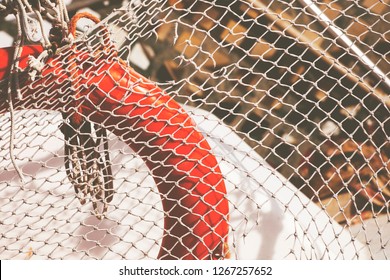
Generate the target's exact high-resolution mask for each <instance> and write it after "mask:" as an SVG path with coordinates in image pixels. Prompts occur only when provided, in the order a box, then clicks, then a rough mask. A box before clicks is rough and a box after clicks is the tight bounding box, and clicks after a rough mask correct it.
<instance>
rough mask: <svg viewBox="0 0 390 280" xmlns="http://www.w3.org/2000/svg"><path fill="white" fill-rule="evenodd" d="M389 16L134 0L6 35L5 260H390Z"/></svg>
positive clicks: (323, 8) (314, 7)
mask: <svg viewBox="0 0 390 280" xmlns="http://www.w3.org/2000/svg"><path fill="white" fill-rule="evenodd" d="M3 2H4V1H3ZM11 2H13V1H5V2H4V3H5V4H9V3H11ZM15 2H18V1H15ZM19 2H21V4H20V5H22V6H23V3H24V2H26V1H19ZM41 2H42V3H43V2H45V3H52V4H53V5H55V3H56V1H53V2H51V1H41ZM14 7H15V6H14ZM44 7H46V6H45V5H43V4H42V7H41V8H42V10H45V9H46V8H45V9H44ZM33 8H34V6H33ZM14 9H15V11H16V12H15V13H18V11H19V13H20V11H21V10H20V9H17V8H14ZM24 9H26V5H25V4H24ZM105 9H107V8H105ZM27 10H28V9H27ZM33 10H34V9H32V10H31V11H33ZM35 10H36V9H35ZM59 10H60V9H59ZM31 11H30V13H27V15H29V16H28V18H32V19H33V20H32V21H34V19H36V23H39V22H42V21H40V20H39V13H37V14H35V15H34V13H32V12H31ZM27 12H28V11H27ZM389 12H390V5H389V4H388V1H379V0H366V1H327V0H325V1H307V0H299V1H282V0H279V1H276V0H273V1H256V0H247V1H244V0H240V1H238V0H236V1H219V0H214V1H212V0H209V1H206V0H197V1H186V0H183V1H178V0H150V1H129V2H127V3H124V5H123V7H122V8H118V9H115V10H113V11H111V12H110V14H109V15H108V16H106V17H104V18H103V19H102V21H101V22H100V23H97V24H96V23H93V24H91V22H90V21H88V20H87V21H86V22H85V24H87V26H88V25H89V26H90V28H86V27H85V26H86V25H85V24H84V25H83V26H82V25H81V24H80V22H81V20H80V21H79V22H78V25H77V26H78V27H79V32H78V33H77V36H75V37H76V39H74V38H73V37H72V36H68V35H67V34H69V29H72V28H73V27H70V28H68V26H67V25H66V24H63V25H62V26H61V25H58V24H57V29H53V28H52V27H53V25H50V27H49V28H52V29H51V31H52V32H51V33H50V34H51V35H47V36H46V35H45V29H44V30H43V31H41V32H40V33H42V34H43V37H45V36H46V37H47V38H46V40H43V44H44V45H45V47H46V49H47V50H49V51H48V52H47V55H46V56H41V57H39V58H37V59H28V55H32V56H35V57H38V55H39V54H40V53H42V52H43V50H44V49H43V48H42V47H24V48H19V49H20V52H19V56H18V57H21V58H19V60H18V61H19V62H18V65H16V64H15V63H12V61H15V59H14V58H15V57H14V56H13V55H14V52H13V49H3V50H2V56H4V57H8V60H9V62H7V64H6V65H8V66H7V67H8V68H7V67H4V68H3V69H0V71H2V72H1V73H2V74H1V76H0V77H1V78H2V79H3V81H2V84H1V86H2V88H1V90H2V92H1V97H0V98H1V104H0V112H1V113H6V112H9V111H10V106H12V107H11V112H12V113H11V114H9V113H7V114H3V115H2V116H1V119H0V123H1V124H2V125H1V129H0V145H1V148H0V162H1V165H0V181H1V182H0V200H1V205H2V206H1V208H0V217H1V223H0V232H1V239H0V257H1V258H2V259H20V258H21V259H23V258H49V259H58V258H64V259H67V258H71V259H89V258H97V259H102V258H105V259H118V258H126V259H142V258H152V259H154V258H201V259H202V258H205V259H218V258H227V257H230V258H233V259H235V258H237V259H248V258H256V259H272V258H274V259H285V258H287V259H370V258H374V259H387V258H388V254H389V250H390V249H389V245H388V242H389V239H390V223H389V221H390V220H389V219H390V216H389V212H388V208H389V198H390V186H389V169H390V163H389V156H390V151H389V149H390V146H389V135H390V133H389V129H390V127H389V121H390V119H389V117H390V113H389V104H390V98H389V96H388V92H389V89H390V82H389V78H388V72H389V33H388V30H389V29H390V28H389V26H390V18H389V14H390V13H389ZM41 14H42V15H43V16H45V13H41ZM47 14H49V15H61V13H54V12H52V11H49V12H47ZM16 18H17V17H16ZM21 18H22V19H23V17H21ZM57 18H59V20H57V21H56V22H57V23H63V22H67V19H66V16H63V17H62V18H61V17H57ZM95 21H96V20H95ZM52 22H54V21H53V20H52ZM73 23H74V24H76V21H74V22H73ZM20 26H22V27H23V24H21V25H20ZM38 29H39V28H38ZM23 30H25V32H32V31H31V30H30V31H29V30H27V29H26V28H24V29H23V28H21V31H20V34H22V35H23ZM53 30H54V31H56V30H57V31H58V32H57V33H58V34H59V35H58V34H57V35H58V36H57V37H56V36H54V35H55V34H54V33H55V32H53ZM70 33H72V32H70ZM46 34H48V32H46ZM53 34H54V35H53ZM38 35H39V34H38ZM65 35H66V36H65ZM30 37H31V36H30ZM58 37H60V40H58ZM21 38H22V37H21ZM21 41H23V40H21ZM25 43H26V44H28V43H31V38H30V39H28V38H27V39H26V40H25ZM45 43H46V44H45ZM53 45H54V47H53ZM15 53H16V52H15ZM42 62H43V64H42ZM41 66H42V67H41ZM15 73H16V74H15ZM138 73H141V74H142V75H143V76H145V77H148V78H144V77H143V76H141V75H139V74H138ZM7 76H9V77H11V78H9V77H8V78H7ZM15 77H16V78H17V79H16V78H15ZM151 81H154V82H151ZM18 87H20V88H21V92H20V94H19V96H18V95H17V92H18ZM160 88H161V89H163V91H162V90H160ZM7 100H8V101H7ZM10 100H11V101H12V102H10ZM179 104H181V105H179ZM12 109H13V110H12ZM13 111H15V112H13ZM90 123H93V124H94V125H90ZM96 124H97V125H96ZM105 130H107V131H108V135H107V136H105V135H104V133H102V132H101V131H105ZM199 132H200V133H199ZM18 169H19V171H18ZM21 180H23V183H21ZM80 202H81V203H80Z"/></svg>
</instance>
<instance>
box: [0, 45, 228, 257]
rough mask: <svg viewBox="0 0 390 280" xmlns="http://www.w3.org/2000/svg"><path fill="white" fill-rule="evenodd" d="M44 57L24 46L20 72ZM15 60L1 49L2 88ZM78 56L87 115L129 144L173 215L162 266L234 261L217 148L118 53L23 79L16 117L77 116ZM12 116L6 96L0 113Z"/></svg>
mask: <svg viewBox="0 0 390 280" xmlns="http://www.w3.org/2000/svg"><path fill="white" fill-rule="evenodd" d="M42 51H43V48H42V47H41V46H24V47H23V51H22V55H21V59H20V63H19V66H20V68H22V69H24V68H26V66H27V60H28V56H30V55H31V56H34V57H37V56H38V55H39V54H40V53H41V52H42ZM13 52H14V50H13V48H3V49H0V57H1V58H2V59H1V61H0V80H4V79H5V78H7V76H8V75H9V69H10V63H11V58H12V55H13ZM70 55H72V56H73V58H72V59H73V60H74V62H75V63H76V64H77V66H78V68H77V71H78V79H79V80H78V83H77V85H78V86H79V88H78V89H77V90H78V92H79V94H80V96H79V97H77V98H80V100H79V101H78V104H79V106H80V107H79V108H78V110H79V112H82V115H83V117H85V118H86V119H88V120H89V121H92V122H95V123H99V124H101V125H103V126H104V127H105V128H107V129H108V130H110V131H111V132H113V133H114V134H116V135H117V136H118V137H120V138H121V139H122V140H123V141H125V142H126V143H127V144H128V145H129V146H130V147H131V149H133V150H134V151H135V152H136V153H137V154H138V155H139V156H140V157H141V158H142V159H143V160H144V161H145V163H146V165H147V166H148V168H149V169H150V171H151V174H152V175H153V177H154V180H155V182H156V185H157V188H158V190H159V192H160V195H161V199H162V205H163V210H164V213H165V218H164V236H163V239H162V244H161V249H160V252H159V255H158V258H159V259H220V258H226V257H227V255H228V248H227V238H228V231H229V227H228V215H229V205H228V200H227V199H226V189H225V184H224V180H223V176H222V174H221V170H220V168H219V166H218V163H217V160H216V158H215V156H214V155H213V154H212V153H211V149H210V146H209V144H208V143H207V141H206V140H205V138H204V137H203V136H202V134H201V133H200V132H199V131H198V130H197V129H196V127H195V124H194V123H193V121H192V120H191V118H190V116H189V115H188V114H187V113H186V112H185V111H184V110H183V109H182V108H181V106H180V105H179V104H178V103H177V102H176V101H174V100H173V99H172V97H170V96H169V95H167V94H166V93H165V92H163V91H162V90H161V89H160V88H159V87H157V86H156V85H155V84H154V83H153V82H151V81H149V80H148V79H146V78H145V77H143V76H141V75H140V74H138V73H137V72H135V71H134V70H133V69H132V68H130V67H129V66H128V65H126V64H125V63H124V62H123V61H121V60H120V59H119V58H118V57H116V55H113V54H112V52H105V51H104V50H102V51H100V52H94V53H88V52H86V51H78V50H75V49H71V48H69V49H65V50H63V51H62V52H61V53H60V54H58V55H56V56H54V57H52V58H50V59H49V60H48V61H47V62H46V65H45V67H44V68H43V70H42V72H41V75H40V77H39V78H37V79H36V80H35V81H29V80H28V79H27V77H25V79H20V80H21V81H24V84H23V85H22V95H23V98H22V100H18V99H16V98H15V99H14V100H13V102H14V107H15V109H43V110H57V111H63V110H66V111H68V112H70V111H72V110H73V111H74V110H75V109H74V108H72V106H71V104H72V101H71V98H74V96H73V94H72V89H71V84H70V77H69V71H68V70H67V68H66V67H68V65H67V64H66V61H67V60H66V59H69V56H70ZM26 81H27V82H26ZM73 90H74V89H73ZM6 110H7V105H6V94H5V92H4V88H3V93H2V94H1V96H0V113H4V112H5V111H6Z"/></svg>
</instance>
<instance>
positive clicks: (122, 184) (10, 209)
mask: <svg viewBox="0 0 390 280" xmlns="http://www.w3.org/2000/svg"><path fill="white" fill-rule="evenodd" d="M186 108H187V110H188V111H189V112H190V114H191V115H192V117H193V118H194V120H195V121H196V122H197V123H198V125H199V128H200V130H201V131H202V132H203V133H204V135H205V136H206V137H207V139H208V141H209V143H210V145H211V146H212V148H213V152H214V153H215V154H216V156H217V158H218V159H219V161H220V166H221V169H222V172H223V174H224V176H225V178H226V179H225V182H226V186H227V189H228V198H229V200H230V201H231V203H232V205H231V226H232V229H234V231H233V230H232V231H231V236H230V238H229V240H230V242H231V243H233V242H234V243H235V245H233V244H230V248H231V249H232V250H233V253H234V254H233V257H235V258H238V259H285V258H287V259H291V258H293V259H295V258H299V259H343V258H345V259H353V258H356V254H357V253H356V252H358V255H359V258H369V254H368V251H367V248H366V247H365V246H363V245H362V243H361V242H360V241H357V240H355V241H353V240H352V237H351V234H350V232H349V230H348V229H346V228H343V227H341V226H340V225H339V224H338V223H337V222H335V221H333V220H332V219H330V218H329V217H328V215H327V214H326V213H325V212H324V211H322V210H321V209H320V208H318V207H317V206H316V205H315V204H314V203H312V202H311V201H310V200H308V199H307V198H306V197H305V196H304V195H302V194H301V193H300V192H299V191H298V190H297V189H296V188H295V187H294V186H293V185H291V184H290V183H289V182H288V181H286V179H285V178H283V177H282V176H281V175H280V174H278V173H277V172H275V171H274V170H273V169H272V168H270V167H269V165H268V164H267V163H265V161H264V159H262V158H261V157H260V156H259V155H258V154H256V153H255V152H254V151H253V150H252V149H251V148H250V147H249V146H248V145H247V144H246V143H244V142H243V141H242V140H241V139H240V138H239V137H238V136H237V135H236V134H235V133H234V132H233V131H231V130H230V129H229V128H227V127H225V126H224V125H222V124H221V123H220V121H219V120H218V119H217V118H216V117H214V116H212V115H210V114H209V113H206V112H204V111H201V110H196V109H193V108H188V107H186ZM21 115H23V116H24V118H21ZM17 116H18V117H17V120H18V122H17V124H18V125H17V133H16V141H15V143H16V144H17V148H16V154H18V155H19V157H18V163H19V164H20V167H21V168H22V170H23V172H24V174H25V178H26V179H27V182H28V183H27V184H26V185H25V186H24V187H23V188H21V187H20V185H19V180H18V178H17V176H16V173H15V171H14V170H13V167H12V165H11V164H10V160H9V154H8V150H7V147H8V133H7V132H8V130H7V129H8V125H5V126H2V127H1V128H0V139H1V140H0V220H1V223H0V232H1V233H2V234H3V236H2V238H1V239H0V258H1V259H7V258H16V259H23V258H26V257H29V256H30V255H31V257H32V258H37V259H40V258H47V257H50V258H72V259H75V258H76V259H84V258H108V259H118V258H121V256H124V257H125V258H128V259H133V258H135V259H139V258H142V257H144V255H145V254H146V255H147V256H149V257H152V258H153V257H155V256H156V255H157V253H158V250H159V246H158V244H156V243H155V240H157V242H160V241H161V235H162V230H161V229H162V226H163V215H162V213H161V203H160V197H159V194H158V192H157V189H156V186H155V184H154V181H153V179H152V177H151V176H150V175H149V170H148V169H147V167H146V166H145V164H144V163H143V161H142V160H141V159H140V158H138V157H136V156H135V155H134V154H133V152H132V151H131V150H130V149H129V148H128V147H127V146H126V145H125V144H124V143H123V142H121V141H119V140H118V139H117V138H116V137H115V136H113V135H110V138H111V141H110V150H111V157H112V162H113V171H114V176H115V189H116V195H115V197H114V201H113V202H112V203H111V204H110V208H109V214H108V219H105V220H103V221H99V220H97V219H96V218H95V217H94V216H93V215H92V214H91V212H90V211H91V205H90V203H87V204H86V205H83V206H81V205H80V203H79V202H78V200H77V199H76V198H75V195H74V190H73V187H72V186H71V185H70V184H69V182H68V180H67V178H66V174H65V170H64V165H63V151H62V149H63V148H62V144H63V142H62V141H63V140H62V135H61V133H60V132H59V130H58V125H59V124H60V122H61V118H60V115H59V114H57V113H48V112H42V111H39V112H38V111H29V112H18V113H17ZM0 122H1V123H3V124H9V119H8V117H7V116H2V117H0ZM27 144H28V145H27ZM32 178H35V179H34V180H32ZM233 205H235V206H236V207H237V209H234V207H233ZM140 217H143V218H142V219H141V218H140ZM245 217H247V218H248V219H249V220H247V222H246V220H245V219H244V218H245ZM144 235H145V236H146V238H145V237H144ZM336 235H337V236H338V238H336V237H335V236H336ZM244 236H246V237H245V238H244ZM373 238H374V239H375V238H377V236H376V235H375V232H374V237H373ZM382 238H383V236H382ZM31 252H32V254H30V253H31ZM382 258H383V256H382Z"/></svg>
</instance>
